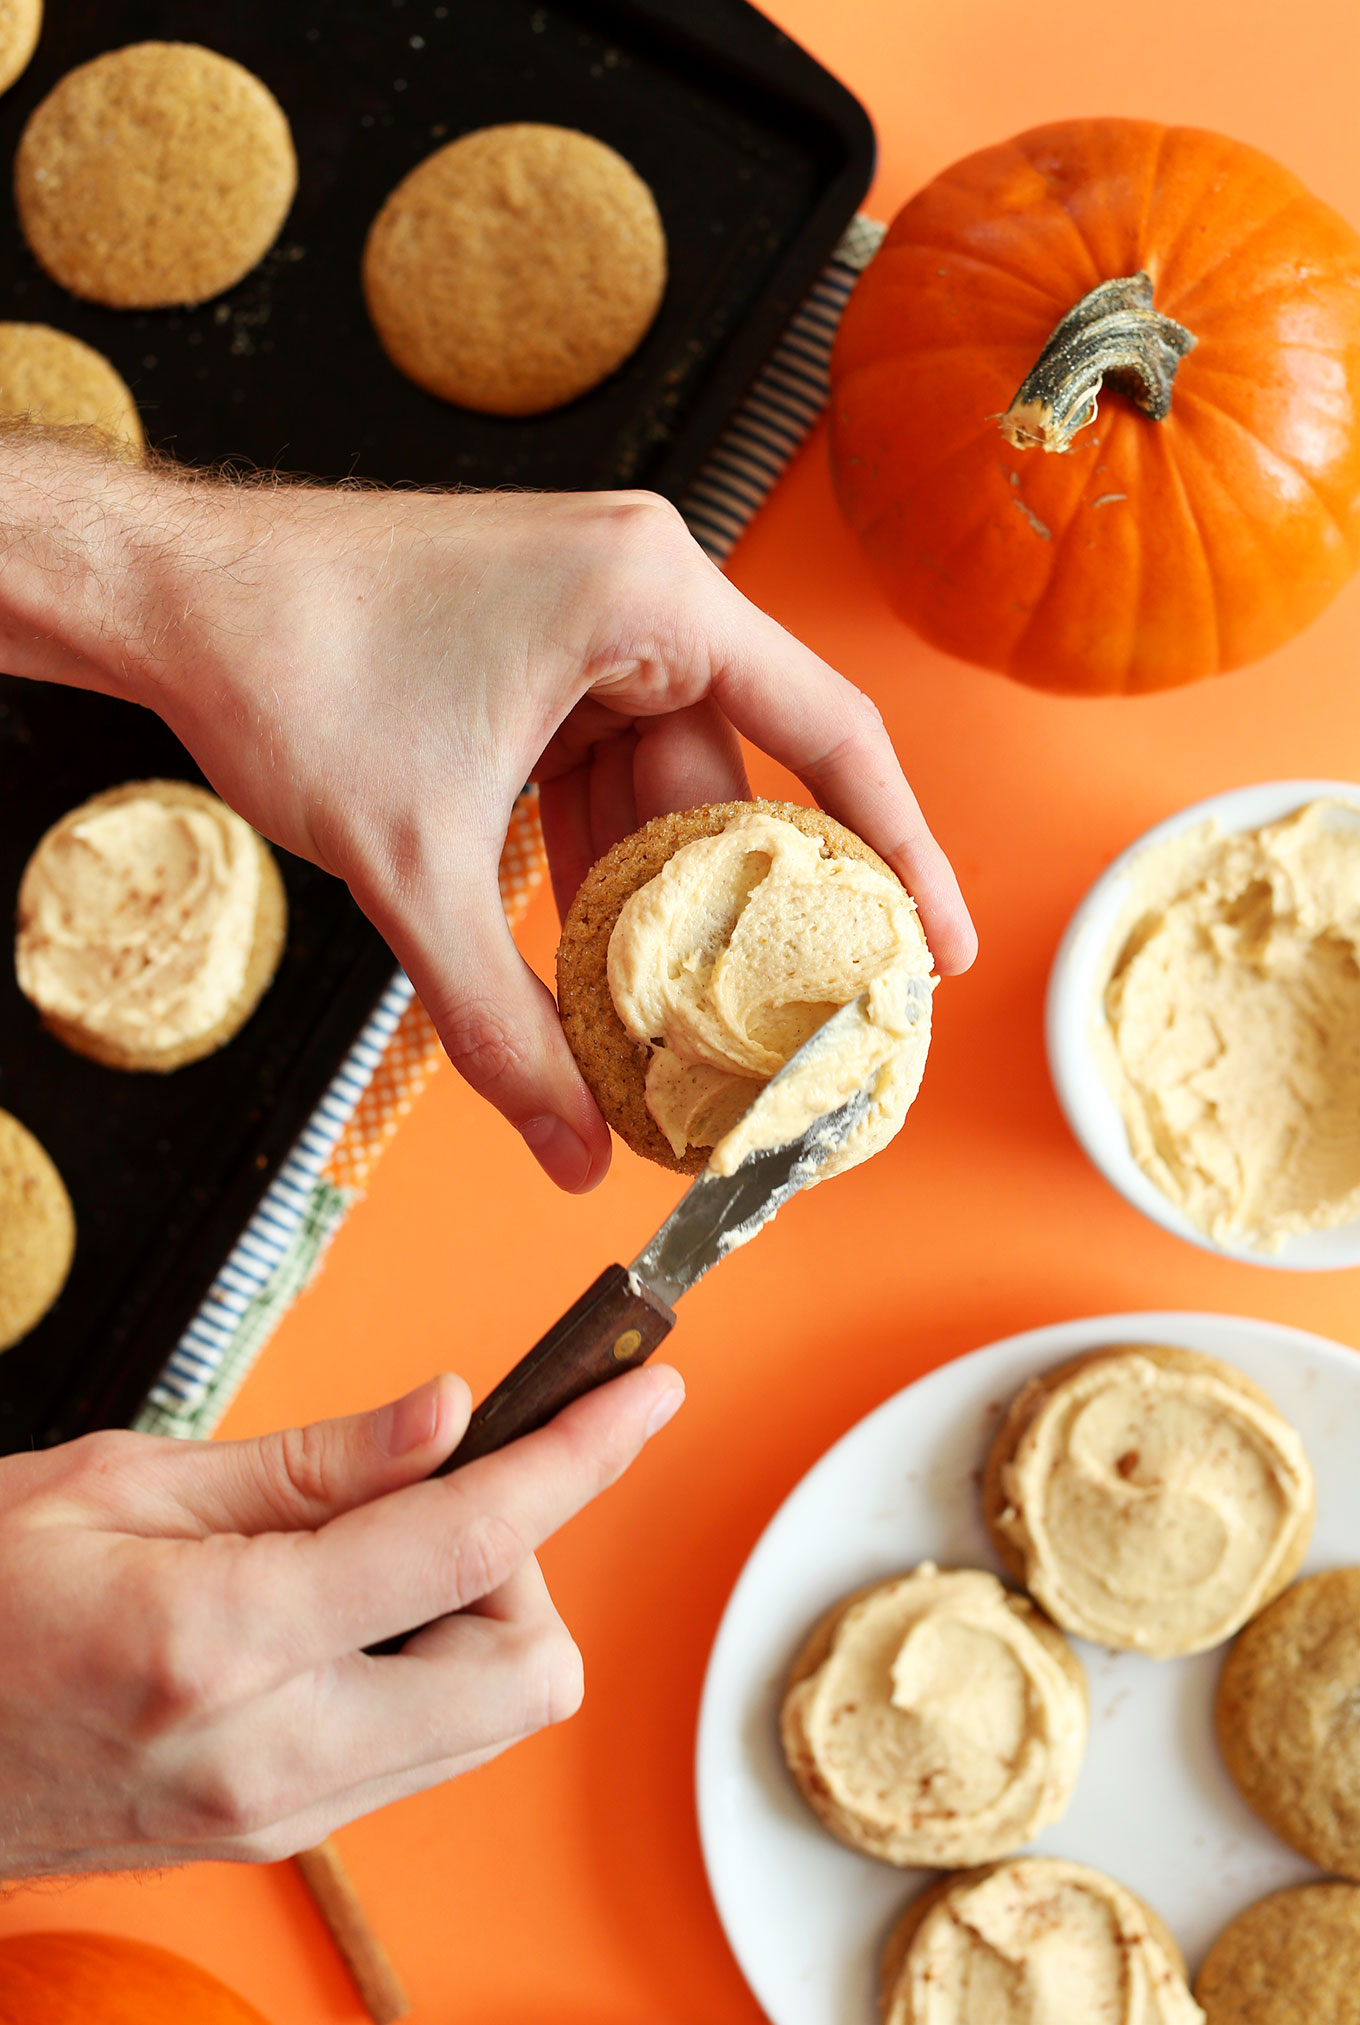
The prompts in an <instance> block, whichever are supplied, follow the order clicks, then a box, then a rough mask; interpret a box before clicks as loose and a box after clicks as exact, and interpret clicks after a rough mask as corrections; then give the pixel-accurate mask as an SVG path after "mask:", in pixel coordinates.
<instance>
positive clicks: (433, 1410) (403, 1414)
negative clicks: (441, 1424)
mask: <svg viewBox="0 0 1360 2025" xmlns="http://www.w3.org/2000/svg"><path fill="white" fill-rule="evenodd" d="M438 1420H439V1380H438V1379H437V1378H427V1379H426V1381H425V1383H424V1384H423V1385H418V1386H417V1387H416V1389H415V1391H414V1392H408V1393H407V1395H406V1397H405V1398H404V1399H397V1400H394V1401H393V1402H392V1404H391V1405H390V1406H383V1407H380V1408H379V1409H378V1414H377V1426H376V1428H375V1433H376V1436H377V1441H378V1446H379V1448H385V1449H386V1450H387V1453H388V1454H389V1455H410V1453H411V1451H412V1449H416V1448H423V1447H424V1446H425V1444H426V1443H427V1442H429V1441H433V1439H434V1431H435V1427H436V1424H437V1422H438Z"/></svg>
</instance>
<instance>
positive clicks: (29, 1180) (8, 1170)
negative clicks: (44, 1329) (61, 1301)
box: [0, 1111, 76, 1350]
mask: <svg viewBox="0 0 1360 2025" xmlns="http://www.w3.org/2000/svg"><path fill="white" fill-rule="evenodd" d="M75 1244H76V1222H75V1217H74V1215H73V1214H72V1210H71V1198H70V1197H69V1196H68V1195H67V1193H66V1189H65V1186H64V1184H63V1182H62V1178H61V1176H60V1175H59V1174H58V1172H57V1170H56V1168H55V1167H54V1166H53V1164H52V1161H51V1158H50V1156H49V1155H48V1154H47V1153H46V1151H45V1150H44V1149H43V1147H41V1146H40V1145H39V1144H38V1141H37V1140H36V1139H35V1138H34V1137H33V1134H32V1133H31V1132H30V1131H28V1130H27V1128H26V1127H25V1126H23V1125H21V1124H20V1123H19V1121H18V1119H17V1118H11V1116H10V1114H9V1112H8V1111H0V1350H8V1349H9V1347H10V1345H11V1343H17V1342H18V1341H19V1338H20V1337H21V1336H26V1335H27V1334H28V1332H29V1330H30V1329H32V1328H33V1327H34V1326H35V1324H37V1323H38V1322H40V1321H41V1320H42V1318H43V1316H44V1315H45V1314H46V1313H47V1311H48V1309H49V1308H50V1307H51V1305H52V1303H53V1302H54V1301H55V1300H56V1298H57V1295H58V1294H59V1293H60V1292H61V1290H62V1287H63V1286H64V1285H65V1283H66V1275H67V1273H68V1272H69V1271H70V1269H71V1258H72V1255H73V1253H74V1251H75Z"/></svg>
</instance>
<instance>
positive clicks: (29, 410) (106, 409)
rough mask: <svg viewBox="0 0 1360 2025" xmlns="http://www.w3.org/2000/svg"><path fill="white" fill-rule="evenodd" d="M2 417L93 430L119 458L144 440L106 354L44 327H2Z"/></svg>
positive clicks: (139, 447) (131, 402) (133, 405)
mask: <svg viewBox="0 0 1360 2025" xmlns="http://www.w3.org/2000/svg"><path fill="white" fill-rule="evenodd" d="M0 415H23V416H27V417H28V418H29V420H31V421H33V422H38V423H41V424H43V425H44V426H45V427H47V428H53V429H74V428H85V429H92V430H95V431H97V432H98V434H99V435H101V436H104V437H107V438H108V441H109V446H110V448H112V449H116V450H117V451H118V452H119V453H120V454H122V455H123V456H136V455H138V454H139V453H140V452H141V450H142V447H143V444H144V441H145V439H144V437H143V435H142V424H141V420H140V418H139V416H138V414H137V403H136V402H135V401H134V400H133V398H132V395H131V393H130V392H129V391H128V389H127V387H126V386H125V385H124V383H123V380H122V378H121V376H120V375H119V374H118V373H116V372H115V371H114V369H113V367H112V366H111V365H110V364H109V362H108V360H107V359H106V358H105V357H104V354H103V353H102V352H97V351H95V350H94V349H93V347H92V346H90V345H87V344H82V343H81V341H80V339H79V338H74V337H71V336H70V335H69V334H68V333H67V332H66V331H62V330H52V329H50V328H49V326H48V325H47V324H43V323H0Z"/></svg>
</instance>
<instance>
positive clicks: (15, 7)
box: [0, 0, 42, 91]
mask: <svg viewBox="0 0 1360 2025" xmlns="http://www.w3.org/2000/svg"><path fill="white" fill-rule="evenodd" d="M41 28H42V0H0V91H8V90H9V88H10V86H11V85H12V84H13V83H14V81H15V79H16V78H18V77H21V76H22V75H23V73H24V72H25V71H26V70H27V69H28V65H29V61H30V59H31V57H32V55H33V52H34V50H35V49H36V48H37V46H38V35H39V32H40V31H41Z"/></svg>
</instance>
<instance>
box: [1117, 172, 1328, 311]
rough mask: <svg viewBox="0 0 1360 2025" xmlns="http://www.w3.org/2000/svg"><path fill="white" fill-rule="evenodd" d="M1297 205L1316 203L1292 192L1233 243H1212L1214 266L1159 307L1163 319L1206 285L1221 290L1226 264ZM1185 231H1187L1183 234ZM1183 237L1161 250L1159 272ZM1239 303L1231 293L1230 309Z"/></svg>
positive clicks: (1183, 307) (1191, 299)
mask: <svg viewBox="0 0 1360 2025" xmlns="http://www.w3.org/2000/svg"><path fill="white" fill-rule="evenodd" d="M1300 203H1304V204H1307V205H1308V207H1309V208H1310V209H1313V208H1316V199H1313V198H1309V196H1308V194H1307V192H1306V191H1296V192H1295V193H1294V194H1293V195H1292V196H1291V197H1289V198H1287V199H1286V201H1285V202H1284V203H1283V204H1281V205H1280V207H1279V209H1278V210H1276V211H1272V212H1271V213H1270V214H1269V216H1268V217H1265V218H1258V219H1257V220H1256V222H1255V224H1254V225H1252V226H1250V227H1249V228H1248V230H1247V231H1246V232H1244V233H1243V235H1242V237H1241V238H1240V239H1234V241H1233V242H1232V244H1231V246H1222V247H1220V246H1219V244H1218V242H1217V240H1215V248H1214V250H1215V254H1216V258H1215V261H1214V265H1213V266H1212V267H1206V268H1205V269H1204V270H1203V272H1202V273H1200V274H1198V275H1196V277H1195V279H1194V281H1192V282H1191V284H1190V286H1189V288H1187V289H1184V290H1182V291H1181V292H1180V293H1179V294H1175V293H1173V294H1172V295H1171V297H1170V299H1169V300H1168V301H1167V302H1164V303H1163V304H1162V305H1161V307H1162V309H1163V310H1164V312H1165V314H1166V315H1167V316H1170V315H1171V313H1172V311H1171V303H1172V302H1174V303H1176V304H1177V305H1178V306H1179V308H1180V309H1181V310H1182V311H1184V310H1185V305H1186V303H1193V301H1194V298H1195V293H1196V291H1197V290H1198V289H1201V288H1204V287H1205V286H1206V285H1209V284H1213V283H1219V285H1220V286H1221V283H1220V282H1219V277H1220V275H1221V272H1222V269H1223V268H1224V267H1225V266H1226V265H1227V264H1228V263H1229V262H1230V261H1234V260H1238V259H1240V258H1241V256H1242V253H1243V252H1244V251H1245V249H1246V248H1248V247H1249V246H1250V245H1251V242H1252V240H1253V239H1259V238H1260V237H1261V234H1262V233H1263V232H1268V231H1270V230H1271V228H1272V227H1273V226H1276V225H1278V224H1279V222H1280V220H1281V219H1282V218H1285V217H1287V216H1288V214H1289V213H1290V212H1291V211H1292V210H1293V209H1294V208H1295V206H1296V205H1298V204H1300ZM1188 229H1189V228H1188V227H1187V230H1188ZM1184 236H1185V235H1184V233H1182V234H1181V235H1180V237H1179V238H1177V239H1174V240H1173V241H1172V243H1171V245H1170V246H1168V247H1165V248H1164V249H1163V250H1162V253H1161V254H1160V256H1159V265H1160V266H1162V267H1163V268H1167V267H1170V266H1171V265H1172V264H1173V257H1174V255H1175V253H1176V251H1177V249H1178V247H1179V246H1180V243H1181V239H1183V238H1184ZM1156 281H1157V276H1156V275H1154V276H1153V282H1154V284H1155V283H1156ZM1239 300H1240V298H1239V297H1238V296H1237V294H1236V292H1234V294H1233V297H1232V301H1233V306H1234V307H1236V306H1237V303H1238V301H1239ZM1193 316H1194V312H1193V310H1191V311H1190V312H1189V314H1188V315H1187V316H1185V318H1184V321H1186V322H1187V323H1189V322H1191V321H1192V320H1193ZM1176 320H1177V322H1181V321H1182V320H1183V319H1182V318H1181V317H1177V319H1176Z"/></svg>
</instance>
